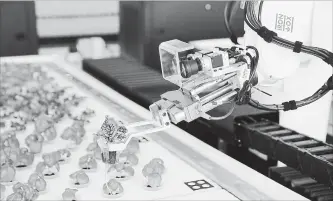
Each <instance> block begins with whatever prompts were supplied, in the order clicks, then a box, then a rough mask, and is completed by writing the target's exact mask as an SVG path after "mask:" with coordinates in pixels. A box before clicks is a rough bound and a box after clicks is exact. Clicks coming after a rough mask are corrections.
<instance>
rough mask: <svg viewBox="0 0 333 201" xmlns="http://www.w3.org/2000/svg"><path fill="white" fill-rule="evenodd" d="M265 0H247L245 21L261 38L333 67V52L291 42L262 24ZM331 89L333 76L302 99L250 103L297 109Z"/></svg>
mask: <svg viewBox="0 0 333 201" xmlns="http://www.w3.org/2000/svg"><path fill="white" fill-rule="evenodd" d="M262 5H263V1H246V2H245V8H244V9H245V22H246V24H247V25H248V26H249V27H250V28H251V29H252V30H253V31H255V32H256V33H257V34H258V35H259V36H260V37H261V38H263V39H264V40H265V41H266V42H268V43H274V44H276V45H278V46H281V47H284V48H288V49H290V50H292V51H293V52H295V53H300V52H303V53H305V54H309V55H312V56H315V57H318V58H320V59H322V60H323V61H324V62H326V63H327V64H329V65H331V66H332V67H333V53H332V52H330V51H328V50H325V49H322V48H318V47H311V46H306V45H303V43H302V42H300V41H296V42H291V41H289V40H286V39H283V38H280V37H279V36H278V35H277V33H275V32H274V31H271V30H269V29H267V28H266V27H265V26H262V24H261V10H262ZM256 6H259V9H258V10H259V12H258V13H256V12H255V8H256ZM330 90H333V78H332V76H331V77H330V78H329V79H328V80H327V82H326V83H325V84H324V85H323V86H322V87H320V88H319V89H318V90H317V91H316V92H315V93H314V94H312V95H311V96H309V97H307V98H305V99H303V100H300V101H294V100H292V101H287V102H284V103H282V104H261V103H259V102H258V101H256V100H253V99H251V100H250V102H249V104H250V105H251V106H252V107H255V108H258V109H261V110H269V111H276V110H284V111H288V110H295V109H297V108H299V107H302V106H305V105H308V104H310V103H312V102H315V101H317V100H318V99H320V98H321V97H323V96H324V95H325V94H327V93H328V92H329V91H330Z"/></svg>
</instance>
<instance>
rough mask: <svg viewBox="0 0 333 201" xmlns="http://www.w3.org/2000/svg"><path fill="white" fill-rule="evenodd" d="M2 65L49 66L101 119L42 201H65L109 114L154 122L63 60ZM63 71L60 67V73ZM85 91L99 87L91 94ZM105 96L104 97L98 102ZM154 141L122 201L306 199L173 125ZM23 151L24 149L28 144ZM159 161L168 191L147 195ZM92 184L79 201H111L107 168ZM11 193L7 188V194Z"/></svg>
mask: <svg viewBox="0 0 333 201" xmlns="http://www.w3.org/2000/svg"><path fill="white" fill-rule="evenodd" d="M0 62H1V63H0V64H3V63H9V62H12V63H17V64H19V63H37V64H42V65H43V66H45V67H50V74H51V75H52V76H54V77H55V78H56V80H57V81H59V83H62V85H65V86H72V87H73V88H72V89H71V90H72V91H75V93H77V94H79V95H84V96H86V97H88V98H87V99H86V101H85V102H83V103H82V104H81V105H80V106H79V107H78V108H77V110H75V111H73V112H75V113H77V112H79V111H82V110H84V109H85V108H86V107H89V108H91V109H94V110H95V111H96V114H97V115H96V117H94V118H93V119H91V123H90V124H88V125H87V126H86V127H85V128H86V131H87V134H86V139H85V140H84V141H83V143H82V144H81V146H80V147H79V148H78V149H77V150H75V151H73V153H72V154H73V155H72V159H71V161H70V163H68V164H64V165H61V168H60V173H59V175H58V177H56V178H54V179H47V183H48V192H47V193H45V194H42V195H40V197H39V200H60V199H61V193H62V192H63V191H64V189H65V188H67V187H70V184H69V177H68V175H69V174H71V173H72V172H74V171H76V170H78V169H79V167H78V159H79V158H80V157H81V156H83V155H85V154H86V151H85V149H86V147H87V145H88V144H89V143H90V142H92V138H93V136H92V134H93V133H94V132H96V131H97V130H98V129H99V127H100V126H101V123H102V121H103V120H104V117H105V115H110V116H113V117H115V118H118V119H120V120H122V121H124V122H134V121H139V120H142V119H150V113H149V111H148V110H146V109H145V108H143V107H141V106H139V105H137V104H136V103H134V102H132V101H131V100H129V99H127V98H126V97H124V96H122V95H121V94H119V93H117V92H115V91H114V90H112V89H111V88H109V87H107V86H106V85H104V84H102V83H101V82H100V81H98V80H96V79H94V78H93V77H91V76H90V75H88V74H87V73H85V72H83V71H82V70H80V69H78V68H73V67H71V66H70V65H68V64H67V63H65V62H64V61H63V60H62V59H61V58H59V57H50V56H24V57H9V58H1V60H0ZM52 66H56V68H55V69H58V70H59V69H60V71H64V72H66V73H69V74H70V75H71V76H73V77H74V78H76V79H77V80H79V81H81V82H83V83H84V84H83V85H80V84H79V85H77V84H74V83H73V82H71V81H70V80H68V79H67V78H65V77H64V76H62V75H61V74H59V73H58V72H56V71H53V70H52V69H53V67H52ZM57 67H58V68H57ZM85 86H88V87H92V88H94V90H95V91H94V92H93V93H91V92H89V91H87V90H86V89H85ZM97 94H102V95H103V97H97V96H96V95H97ZM70 123H71V122H70V121H69V120H66V119H65V120H63V121H62V122H60V123H59V124H58V125H57V131H58V135H59V134H61V132H62V131H63V129H64V128H65V127H66V126H69V125H70ZM31 131H32V128H31V127H30V128H28V129H27V131H26V132H24V133H21V134H18V136H19V139H20V141H21V145H23V144H24V143H23V140H24V138H25V135H27V134H28V133H29V132H31ZM147 137H148V139H149V142H147V143H142V144H140V153H139V155H138V157H139V164H138V166H136V167H135V176H134V177H133V178H132V179H130V180H128V181H125V182H122V185H123V186H124V191H125V194H124V196H123V197H121V198H119V200H307V199H306V198H304V197H302V196H300V195H298V194H297V193H294V192H293V191H291V190H289V189H287V188H285V187H283V186H281V185H280V184H278V183H276V182H274V181H272V180H270V179H269V178H267V177H266V176H264V175H261V174H260V173H258V172H256V171H254V170H252V169H251V168H249V167H247V166H245V165H243V164H241V163H239V162H238V161H236V160H234V159H232V158H230V157H229V156H227V155H225V154H223V153H222V152H220V151H218V150H216V149H214V148H212V147H210V146H209V145H207V144H205V143H203V142H201V141H200V140H198V139H196V138H194V137H193V136H191V135H190V134H188V133H186V132H184V131H183V130H181V129H179V128H178V127H176V126H172V127H171V128H169V129H168V130H166V131H165V132H159V133H155V134H151V135H148V136H147ZM23 146H24V145H23ZM65 146H66V143H64V141H63V140H61V139H60V138H59V137H58V138H57V139H56V140H55V141H54V142H53V143H52V144H47V145H45V147H44V149H43V152H44V153H46V152H50V151H55V150H57V149H60V148H64V147H65ZM154 157H160V158H162V159H163V160H164V162H165V164H166V165H165V166H166V173H165V174H164V175H163V188H162V189H161V190H159V191H153V192H151V191H146V190H144V188H143V184H144V181H145V180H144V178H143V176H142V174H141V170H142V167H143V165H145V164H146V163H148V162H149V160H151V159H152V158H154ZM39 161H41V157H40V156H37V157H36V158H35V162H34V164H33V166H32V167H30V168H28V169H24V170H19V171H18V173H17V180H18V181H21V182H26V181H27V179H28V176H29V175H30V174H31V173H32V171H33V170H34V168H35V165H36V164H37V162H39ZM88 175H89V177H90V179H91V183H90V184H89V186H88V187H87V188H83V189H79V191H78V193H77V195H78V199H79V200H109V198H105V197H103V196H102V192H101V187H102V184H103V182H105V177H104V165H103V164H102V162H101V161H99V163H98V170H97V171H96V172H93V173H88ZM201 179H204V180H206V181H207V182H209V183H211V184H212V185H213V186H214V187H213V188H210V189H204V190H198V191H192V190H191V189H190V188H188V187H187V186H186V185H185V184H184V182H189V181H194V180H201ZM10 193H11V189H10V188H7V191H6V195H8V194H10Z"/></svg>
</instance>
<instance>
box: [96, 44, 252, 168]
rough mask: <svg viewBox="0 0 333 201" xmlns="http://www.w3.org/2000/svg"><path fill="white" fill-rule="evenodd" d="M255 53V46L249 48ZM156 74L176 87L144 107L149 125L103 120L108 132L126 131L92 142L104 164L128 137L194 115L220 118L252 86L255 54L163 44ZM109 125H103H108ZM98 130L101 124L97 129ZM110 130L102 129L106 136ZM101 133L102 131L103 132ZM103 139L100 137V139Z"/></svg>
mask: <svg viewBox="0 0 333 201" xmlns="http://www.w3.org/2000/svg"><path fill="white" fill-rule="evenodd" d="M254 49H255V48H254ZM159 51H160V60H161V66H162V74H163V78H164V79H165V80H168V81H170V82H171V83H173V84H176V85H178V86H179V89H178V90H174V91H168V92H166V93H164V94H162V95H161V100H159V101H157V102H155V103H153V104H152V105H151V106H150V107H149V109H150V112H151V114H152V120H151V121H143V122H137V123H133V124H129V125H125V126H124V129H117V128H120V127H119V126H115V125H116V123H114V121H111V120H110V121H108V120H106V121H105V122H104V124H103V125H104V128H106V127H113V128H114V127H116V129H114V130H121V132H122V131H123V130H126V132H125V134H124V137H121V140H118V139H119V138H120V137H113V139H111V140H110V139H109V140H106V139H105V137H103V138H101V139H100V140H98V144H99V146H100V147H101V148H102V150H106V152H107V154H105V155H104V157H106V158H105V161H109V162H108V163H115V161H116V157H117V152H119V151H122V150H124V149H125V148H126V146H127V145H128V143H129V141H130V140H131V138H133V137H136V136H142V135H145V134H149V133H154V132H158V131H162V130H164V129H166V128H168V127H169V126H171V124H172V123H174V124H177V123H179V122H181V121H186V122H191V121H193V120H195V119H198V118H200V117H202V118H205V119H208V120H217V119H223V118H226V117H227V116H228V115H230V114H231V112H232V110H233V107H234V106H235V104H236V102H237V101H239V100H238V99H239V98H240V97H241V96H240V93H243V92H244V89H246V90H250V88H248V87H246V86H248V84H249V83H250V86H252V85H255V84H256V80H255V79H252V78H253V77H255V76H254V72H255V69H254V68H253V67H254V66H255V63H256V61H257V57H258V55H257V54H256V51H254V50H253V49H251V48H245V47H233V48H230V49H222V48H215V49H213V50H209V51H206V50H198V49H195V48H194V47H193V46H192V45H191V44H188V43H185V42H182V41H179V40H171V41H167V42H163V43H162V44H161V45H160V47H159ZM249 80H250V81H251V82H249ZM229 103H231V104H232V108H231V110H230V112H228V113H227V114H226V115H224V116H223V117H211V116H210V115H208V114H207V112H209V111H211V110H213V109H214V108H216V107H219V106H222V105H225V104H229ZM108 122H109V123H108ZM102 127H103V126H102ZM106 130H112V129H105V130H104V131H103V132H104V133H106V136H108V135H109V136H121V135H119V134H114V133H117V132H113V134H110V132H109V134H108V131H106ZM103 132H102V133H103ZM101 136H105V134H103V135H101Z"/></svg>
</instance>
